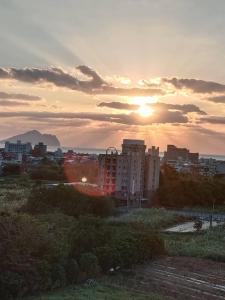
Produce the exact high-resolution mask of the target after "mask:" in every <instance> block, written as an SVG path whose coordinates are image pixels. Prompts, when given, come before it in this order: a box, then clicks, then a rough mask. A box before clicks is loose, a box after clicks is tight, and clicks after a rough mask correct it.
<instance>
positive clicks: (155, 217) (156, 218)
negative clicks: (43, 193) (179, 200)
mask: <svg viewBox="0 0 225 300" xmlns="http://www.w3.org/2000/svg"><path fill="white" fill-rule="evenodd" d="M182 220H183V218H182V217H181V218H180V217H177V216H175V215H174V214H173V213H172V212H169V211H166V210H165V209H163V208H137V209H132V210H131V211H129V212H128V213H125V214H121V215H119V216H115V217H114V216H113V217H109V218H108V221H109V222H110V223H120V224H121V223H122V224H128V223H143V224H146V225H148V227H150V228H152V229H155V230H158V229H161V228H165V227H168V226H171V225H173V224H175V223H178V222H179V221H182Z"/></svg>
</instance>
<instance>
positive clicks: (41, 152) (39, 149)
mask: <svg viewBox="0 0 225 300" xmlns="http://www.w3.org/2000/svg"><path fill="white" fill-rule="evenodd" d="M46 154H47V145H45V144H44V143H42V142H40V143H38V144H37V145H35V146H34V149H33V151H32V155H33V156H35V157H44V156H45V155H46Z"/></svg>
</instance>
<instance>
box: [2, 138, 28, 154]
mask: <svg viewBox="0 0 225 300" xmlns="http://www.w3.org/2000/svg"><path fill="white" fill-rule="evenodd" d="M31 151H32V145H31V143H21V141H17V143H10V142H5V152H7V153H16V154H29V153H31Z"/></svg>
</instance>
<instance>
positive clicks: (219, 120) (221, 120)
mask: <svg viewBox="0 0 225 300" xmlns="http://www.w3.org/2000/svg"><path fill="white" fill-rule="evenodd" d="M200 122H202V123H210V124H225V117H220V116H209V117H204V118H201V119H200Z"/></svg>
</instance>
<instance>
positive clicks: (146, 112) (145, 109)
mask: <svg viewBox="0 0 225 300" xmlns="http://www.w3.org/2000/svg"><path fill="white" fill-rule="evenodd" d="M137 112H138V113H139V114H140V115H141V116H142V117H144V118H147V117H150V116H151V115H152V114H153V113H154V110H153V109H152V108H151V107H150V106H147V105H141V106H140V108H139V109H138V110H137Z"/></svg>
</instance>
